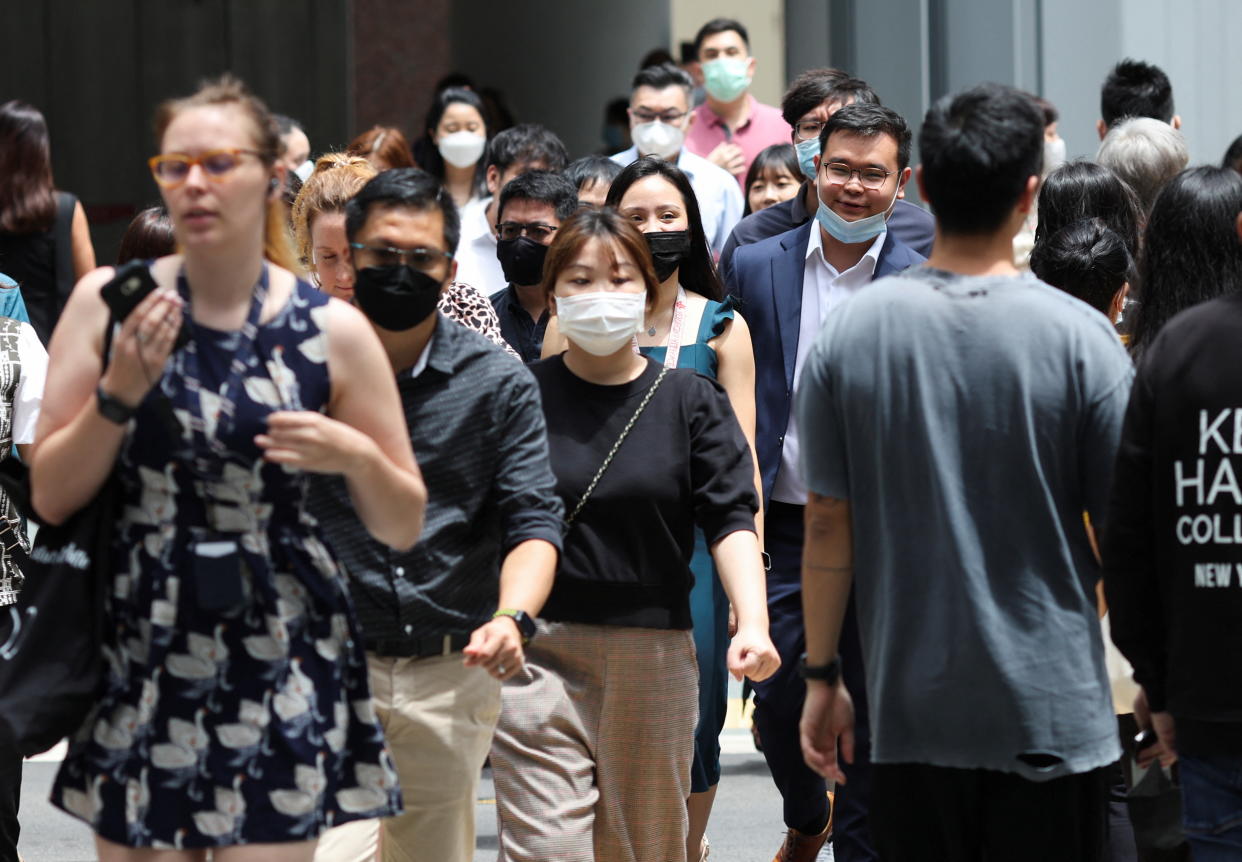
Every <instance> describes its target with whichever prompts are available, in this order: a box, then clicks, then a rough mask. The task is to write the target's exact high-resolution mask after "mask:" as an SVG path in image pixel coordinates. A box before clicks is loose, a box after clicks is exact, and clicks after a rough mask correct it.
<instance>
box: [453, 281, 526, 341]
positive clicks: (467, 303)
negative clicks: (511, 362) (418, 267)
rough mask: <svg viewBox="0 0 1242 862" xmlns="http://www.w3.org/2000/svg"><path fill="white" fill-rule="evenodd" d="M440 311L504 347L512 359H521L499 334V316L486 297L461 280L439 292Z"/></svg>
mask: <svg viewBox="0 0 1242 862" xmlns="http://www.w3.org/2000/svg"><path fill="white" fill-rule="evenodd" d="M439 309H440V311H442V312H444V314H445V316H446V317H449V318H451V319H452V320H455V321H457V322H458V323H460V324H461V325H462V326H464V327H466V328H467V329H473V330H474V331H475V332H477V333H479V334H480V335H482V336H483V337H484V338H486V339H487V340H488V341H491V342H492V343H493V344H497V345H499V346H500V347H502V348H504V351H505V352H506V353H508V354H509V355H510V356H512V357H513V358H514V359H518V360H521V358H522V357H521V356H519V355H518V352H517V351H516V350H514V349H513V348H512V347H510V346H509V342H507V341H505V340H504V338H502V337H501V335H500V318H498V317H497V316H496V309H494V308H492V304H491V303H490V302H488V300H487V297H486V296H484V295H483V294H482V293H480V292H479V291H478V290H477V289H476V288H473V287H471V286H470V285H468V284H466V283H465V282H463V281H455V282H453V283H452V284H450V285H449V286H448V289H446V290H445V291H444V292H443V293H441V294H440V303H439Z"/></svg>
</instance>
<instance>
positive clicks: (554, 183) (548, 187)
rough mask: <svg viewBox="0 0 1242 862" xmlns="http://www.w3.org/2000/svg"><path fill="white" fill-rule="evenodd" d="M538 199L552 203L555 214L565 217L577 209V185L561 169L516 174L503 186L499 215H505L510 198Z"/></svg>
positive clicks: (497, 212) (518, 199)
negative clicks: (560, 171)
mask: <svg viewBox="0 0 1242 862" xmlns="http://www.w3.org/2000/svg"><path fill="white" fill-rule="evenodd" d="M514 200H517V201H538V202H539V203H544V204H549V205H551V207H552V209H553V210H554V211H555V212H556V217H557V218H558V219H559V220H561V221H564V220H565V219H567V218H569V217H570V216H571V215H573V214H574V212H575V211H576V210H577V209H578V187H577V186H576V185H574V184H573V183H571V182H570V181H569V179H568V178H567V177H566V176H565V175H564V174H562V173H557V172H553V171H527V172H526V173H524V174H521V175H520V176H516V177H514V178H513V179H511V180H509V182H507V183H505V187H504V188H503V189H501V190H500V202H499V204H497V206H496V217H497V219H502V218H503V217H504V212H505V206H506V205H507V204H508V203H509V201H514Z"/></svg>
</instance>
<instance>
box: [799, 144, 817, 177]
mask: <svg viewBox="0 0 1242 862" xmlns="http://www.w3.org/2000/svg"><path fill="white" fill-rule="evenodd" d="M794 150H796V151H797V153H798V166H799V167H800V168H802V175H803V176H804V177H806V178H807V179H808V180H813V179H815V157H816V156H818V155H819V138H811V139H809V140H806V141H798V143H796V144H794Z"/></svg>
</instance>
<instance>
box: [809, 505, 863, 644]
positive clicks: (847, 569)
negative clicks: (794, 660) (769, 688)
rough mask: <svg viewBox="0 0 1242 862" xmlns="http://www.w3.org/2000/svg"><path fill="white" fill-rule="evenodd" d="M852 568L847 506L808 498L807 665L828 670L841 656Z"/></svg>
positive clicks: (848, 509)
mask: <svg viewBox="0 0 1242 862" xmlns="http://www.w3.org/2000/svg"><path fill="white" fill-rule="evenodd" d="M853 563H854V545H853V539H852V537H851V534H850V505H849V501H847V500H838V499H834V498H832V497H821V496H820V495H818V494H810V495H809V497H808V501H807V507H806V537H805V539H804V542H803V546H802V616H803V622H804V624H805V626H806V660H807V664H810V665H824V664H827V663H828V662H829V661H831V660H832V658H833V656H835V655H836V654H837V643H838V641H839V640H840V637H841V621H842V620H843V619H844V618H845V607H846V604H847V603H848V602H849V598H850V586H851V584H852V583H853V579H854V570H853Z"/></svg>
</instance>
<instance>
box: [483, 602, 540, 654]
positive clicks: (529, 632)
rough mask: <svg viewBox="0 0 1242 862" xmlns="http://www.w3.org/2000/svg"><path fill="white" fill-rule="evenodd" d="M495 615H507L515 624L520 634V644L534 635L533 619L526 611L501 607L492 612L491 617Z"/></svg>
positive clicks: (526, 642) (528, 640)
mask: <svg viewBox="0 0 1242 862" xmlns="http://www.w3.org/2000/svg"><path fill="white" fill-rule="evenodd" d="M497 617H509V618H510V619H511V620H513V622H515V623H516V624H517V627H518V633H519V634H520V635H521V636H522V646H526V644H528V643H530V640H531V638H533V637H534V636H535V620H534V618H533V617H532V616H531V615H530V614H528V613H526V611H519V610H516V609H514V608H501V609H500V610H498V611H496V613H494V614H492V619H496V618H497Z"/></svg>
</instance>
